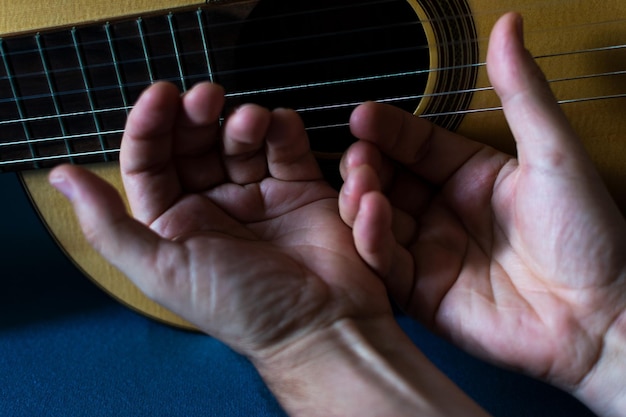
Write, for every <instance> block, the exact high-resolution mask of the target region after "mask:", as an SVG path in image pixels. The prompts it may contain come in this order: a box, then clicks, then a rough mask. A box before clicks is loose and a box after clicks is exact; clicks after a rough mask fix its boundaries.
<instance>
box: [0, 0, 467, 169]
mask: <svg viewBox="0 0 626 417" xmlns="http://www.w3.org/2000/svg"><path fill="white" fill-rule="evenodd" d="M453 16H458V17H456V18H454V19H456V20H458V21H459V22H456V21H455V20H454V19H453V18H446V19H445V20H442V19H434V20H433V21H434V22H444V21H445V26H441V28H453V29H454V28H455V27H471V25H468V24H467V22H465V19H467V17H466V16H468V15H467V14H466V13H460V12H459V13H454V14H453ZM446 30H447V29H446ZM458 32H459V31H458V30H456V29H455V31H450V33H452V34H454V36H455V38H454V40H453V41H452V40H450V41H449V43H448V42H444V43H443V44H442V45H448V46H450V45H454V46H455V47H456V46H457V45H460V43H459V42H458V41H457V40H456V36H457V35H458ZM444 35H445V33H444V32H443V31H442V35H438V36H440V37H441V38H442V39H444V40H445V39H446V37H445V36H444ZM464 39H468V44H469V43H471V42H473V39H475V38H474V36H473V34H472V33H468V34H466V35H464ZM448 49H450V48H448ZM442 51H443V49H442ZM442 51H440V52H439V55H440V57H441V59H440V60H442V59H443V57H444V54H443V52H442ZM451 52H452V53H451V54H450V56H451V57H457V56H459V57H461V58H460V59H462V60H463V62H458V61H457V60H450V62H447V61H445V60H442V62H445V63H446V66H447V67H448V68H446V69H440V70H437V71H438V72H439V73H438V76H437V78H438V80H439V81H438V82H439V84H441V86H442V87H443V88H445V90H446V91H455V90H458V91H460V92H461V93H460V94H456V95H455V97H452V96H448V97H443V96H436V97H434V98H432V99H430V102H431V103H434V104H436V102H437V101H438V102H439V106H440V107H441V108H442V109H444V110H445V109H446V108H448V107H450V105H449V104H450V103H452V104H454V103H459V104H458V105H456V107H454V106H455V105H453V106H452V109H453V110H454V109H456V108H457V107H459V106H465V105H466V103H468V102H469V101H468V97H469V95H470V93H466V92H464V91H468V87H469V86H470V85H471V83H472V82H473V78H472V77H471V76H467V74H465V73H458V71H467V68H473V67H472V66H467V65H461V64H465V63H466V61H470V62H471V61H472V60H471V59H468V58H467V57H466V56H465V55H464V54H461V53H458V51H456V50H452V51H451ZM470 58H471V57H470ZM455 59H456V58H455ZM429 64H430V55H429V45H428V42H427V40H426V36H425V33H424V29H423V27H422V23H421V22H419V19H418V18H417V16H416V14H415V13H414V12H413V10H412V9H411V6H410V5H409V3H407V2H406V1H405V0H370V1H363V0H344V1H342V2H336V1H334V0H300V1H298V2H295V1H293V0H274V1H269V2H263V1H260V2H258V1H253V0H233V1H231V2H228V1H226V2H217V3H215V4H211V3H209V4H206V5H204V6H202V7H200V8H197V7H194V8H192V9H189V8H186V9H180V10H173V11H164V12H163V13H159V14H153V15H146V16H135V17H130V18H125V19H121V20H119V21H113V22H100V23H96V24H93V23H92V24H88V25H81V26H76V27H67V28H57V29H54V30H47V31H41V32H38V33H29V34H25V35H18V36H9V37H4V38H0V171H8V170H25V169H34V168H45V167H50V166H53V165H56V164H59V163H61V162H70V163H75V164H84V163H93V162H106V161H112V160H115V159H117V158H118V152H119V148H120V140H121V134H122V132H123V128H124V123H125V120H126V117H127V115H128V112H129V111H130V109H131V107H132V105H133V103H134V102H135V101H136V100H137V98H138V96H139V94H140V93H141V92H142V91H143V90H144V89H145V88H146V87H147V86H149V85H150V84H151V83H153V82H155V81H157V80H167V81H170V82H173V83H175V84H176V85H177V86H178V87H179V89H180V90H181V91H185V90H187V89H189V88H190V87H191V86H192V85H193V84H195V83H197V82H200V81H206V80H209V81H215V82H218V83H220V84H222V85H223V86H224V87H225V89H226V91H227V106H226V109H225V113H227V112H228V110H229V109H230V108H232V107H234V106H237V105H238V104H240V103H241V102H243V101H251V102H257V103H259V104H262V105H265V106H267V107H270V108H271V107H276V106H283V107H292V108H294V109H296V110H298V111H299V112H300V114H301V116H302V117H303V119H304V122H305V125H306V126H307V128H308V129H309V135H310V136H312V139H314V140H312V146H313V148H314V150H316V151H318V152H320V153H325V154H328V155H330V154H336V153H337V152H341V151H342V150H343V149H345V147H346V144H347V143H349V141H351V140H352V139H351V138H350V135H349V132H348V130H347V127H346V122H347V120H348V118H349V113H350V111H351V110H352V109H353V108H354V106H355V105H356V104H358V103H359V102H362V101H364V100H381V101H386V102H393V103H394V104H396V105H398V106H400V107H403V108H405V109H407V110H410V111H413V110H415V109H416V108H417V106H418V104H419V102H420V100H421V97H422V95H423V94H424V88H425V85H426V82H427V79H428V77H429V76H430V73H431V71H432V70H431V69H430V67H429ZM457 68H458V69H457ZM455 71H456V72H455ZM458 80H461V81H458ZM459 82H461V84H459ZM457 84H458V85H457ZM433 109H436V110H437V111H440V110H441V109H439V108H438V107H436V106H433ZM453 117H456V116H453ZM457 119H458V117H457ZM442 120H443V119H442ZM446 123H447V122H446ZM446 123H443V124H446ZM448 126H449V124H448ZM321 130H323V134H321V133H320V131H321ZM313 137H314V138H313Z"/></svg>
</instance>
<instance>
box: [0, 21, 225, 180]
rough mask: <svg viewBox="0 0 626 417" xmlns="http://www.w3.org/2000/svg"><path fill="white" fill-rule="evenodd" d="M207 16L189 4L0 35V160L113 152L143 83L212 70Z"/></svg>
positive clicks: (37, 161) (15, 162)
mask: <svg viewBox="0 0 626 417" xmlns="http://www.w3.org/2000/svg"><path fill="white" fill-rule="evenodd" d="M209 19H210V14H209V13H208V11H207V10H206V9H196V10H192V11H180V12H176V13H168V14H165V15H161V16H150V17H143V18H142V17H139V18H135V19H132V20H125V21H121V22H116V23H104V24H99V25H95V26H94V25H90V26H84V27H75V28H68V29H64V30H56V31H53V32H43V33H36V34H33V35H29V36H21V37H15V38H9V39H1V40H0V55H1V58H2V60H1V62H0V94H1V96H0V131H1V132H2V133H1V142H0V159H1V162H0V164H2V165H0V167H1V168H2V170H6V169H9V168H10V169H14V170H21V169H28V168H41V167H46V166H52V165H55V164H58V163H59V162H64V161H68V162H71V163H89V162H100V161H110V160H114V159H116V158H117V152H118V150H119V145H120V135H121V133H122V130H123V126H124V122H125V119H126V116H127V114H128V111H129V110H130V108H131V105H132V103H134V101H135V100H136V99H137V97H138V96H139V94H140V92H141V91H142V90H144V89H145V88H146V87H147V86H148V85H150V84H151V83H152V82H154V81H155V80H169V81H171V82H174V83H176V84H177V85H178V87H179V88H180V89H181V90H183V91H184V90H186V89H187V88H188V87H189V86H190V85H191V84H193V83H195V82H198V81H201V80H207V79H209V80H212V79H213V71H214V70H213V65H212V60H213V59H214V55H215V54H216V50H217V49H216V48H212V45H211V42H210V39H211V38H212V36H220V34H219V33H218V32H219V31H220V27H221V26H220V25H219V24H211V25H210V24H208V23H209V22H208V20H209ZM224 27H225V28H226V27H227V26H224ZM208 28H211V31H212V32H213V33H212V36H211V37H210V36H209V34H208V33H207V31H208ZM210 51H211V52H210Z"/></svg>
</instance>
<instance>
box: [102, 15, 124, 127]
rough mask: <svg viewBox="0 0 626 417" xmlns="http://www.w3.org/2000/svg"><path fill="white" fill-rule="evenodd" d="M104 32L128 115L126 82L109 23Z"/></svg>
mask: <svg viewBox="0 0 626 417" xmlns="http://www.w3.org/2000/svg"><path fill="white" fill-rule="evenodd" d="M104 30H105V32H106V35H107V43H108V44H109V50H110V52H111V58H112V59H113V67H114V68H115V76H116V77H117V82H118V84H119V86H120V95H121V96H122V102H123V103H124V107H125V108H126V114H127V115H128V108H129V107H128V99H127V97H126V91H125V89H124V82H123V79H122V74H121V71H120V66H119V61H118V59H117V54H116V53H115V47H114V46H113V38H112V36H111V25H110V24H109V22H107V23H106V24H105V25H104Z"/></svg>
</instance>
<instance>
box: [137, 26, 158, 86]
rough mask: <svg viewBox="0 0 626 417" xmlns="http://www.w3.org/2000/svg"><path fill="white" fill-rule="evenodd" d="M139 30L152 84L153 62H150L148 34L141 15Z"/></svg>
mask: <svg viewBox="0 0 626 417" xmlns="http://www.w3.org/2000/svg"><path fill="white" fill-rule="evenodd" d="M137 31H138V32H139V39H140V40H141V47H142V49H143V56H144V59H145V60H146V68H147V69H148V76H149V77H150V84H154V72H153V71H152V64H151V63H150V55H149V53H148V45H147V44H146V35H145V33H144V29H143V19H142V18H141V17H140V18H138V19H137Z"/></svg>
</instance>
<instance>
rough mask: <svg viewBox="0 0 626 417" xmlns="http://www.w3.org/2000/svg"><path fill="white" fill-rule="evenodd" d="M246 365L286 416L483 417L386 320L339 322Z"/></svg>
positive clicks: (457, 389)
mask: <svg viewBox="0 0 626 417" xmlns="http://www.w3.org/2000/svg"><path fill="white" fill-rule="evenodd" d="M252 360H253V363H254V364H255V366H256V367H257V369H258V370H259V373H260V374H261V376H262V377H263V378H264V380H265V381H266V383H267V384H268V386H269V387H270V389H271V390H272V391H273V392H274V394H275V395H276V397H277V398H278V400H279V402H280V403H281V404H282V405H283V407H284V408H285V410H286V411H287V412H288V413H289V414H290V415H294V416H301V415H302V416H304V415H306V416H316V415H319V416H325V417H327V416H346V417H348V416H353V415H358V416H390V415H393V416H404V415H407V416H408V415H411V416H414V415H423V416H444V415H446V416H447V415H464V416H474V415H476V416H486V415H487V414H486V413H485V412H484V411H482V410H481V409H480V408H479V407H478V406H477V405H476V404H474V403H473V401H472V400H471V399H469V397H467V396H466V395H465V394H464V393H463V392H462V391H460V389H459V388H458V387H456V386H455V385H454V383H452V382H451V381H450V380H449V379H448V378H447V377H445V376H444V375H443V374H442V373H441V372H440V371H439V370H438V369H437V368H436V367H435V366H434V365H433V364H432V363H430V362H429V361H428V359H426V357H425V356H424V355H422V354H421V352H420V351H419V350H418V349H417V347H415V345H414V344H413V343H412V342H411V340H410V339H409V338H408V337H407V336H406V335H405V334H404V332H403V331H402V330H401V329H400V327H399V326H398V325H397V323H396V322H395V320H394V319H393V317H392V316H388V317H379V318H376V319H369V320H353V319H344V320H342V321H340V322H337V323H335V324H333V325H332V326H330V327H328V328H325V329H322V330H320V331H319V332H317V333H315V334H311V335H307V336H304V337H302V338H300V339H299V340H298V341H296V342H294V343H292V344H290V345H289V346H288V347H285V348H282V349H281V350H279V351H277V352H273V353H272V354H271V355H266V356H265V357H256V358H253V359H252Z"/></svg>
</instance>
